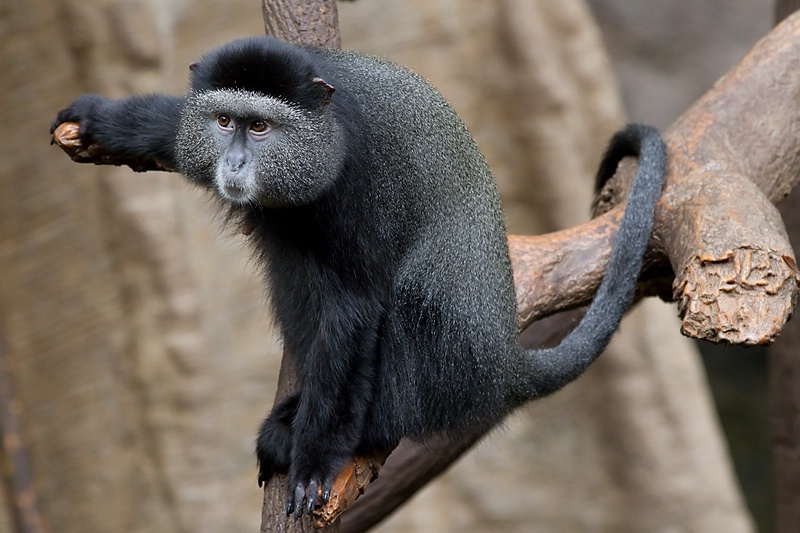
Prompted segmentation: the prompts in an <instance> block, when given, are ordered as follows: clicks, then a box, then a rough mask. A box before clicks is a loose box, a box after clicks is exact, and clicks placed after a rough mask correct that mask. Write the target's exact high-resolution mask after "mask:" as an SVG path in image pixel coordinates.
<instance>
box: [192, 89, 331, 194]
mask: <svg viewBox="0 0 800 533" xmlns="http://www.w3.org/2000/svg"><path fill="white" fill-rule="evenodd" d="M340 137H341V136H340V135H339V133H338V131H337V129H336V126H335V122H334V121H333V120H332V117H331V116H330V114H329V113H328V109H327V108H321V109H320V110H319V111H318V112H311V111H308V110H303V109H300V108H298V107H296V106H292V105H290V104H287V103H286V102H284V101H281V100H278V99H275V98H271V97H267V96H263V95H260V94H257V93H251V92H246V91H239V90H214V91H204V92H198V93H192V94H190V95H189V97H188V98H187V101H186V104H185V107H184V110H183V114H182V117H181V122H180V126H179V128H178V138H177V139H178V140H177V159H178V166H179V169H180V171H181V172H182V173H183V174H184V175H185V176H186V177H187V178H188V179H190V180H192V181H194V182H197V183H198V184H201V185H203V186H205V187H208V188H210V189H212V190H214V191H215V192H216V193H217V194H219V196H220V197H221V198H222V199H223V200H225V201H227V202H231V203H234V204H258V205H262V206H265V207H283V206H293V205H303V204H308V203H311V202H313V201H314V200H316V199H317V198H319V197H320V196H321V195H322V194H323V193H324V192H325V191H326V190H327V189H328V187H330V186H331V185H332V183H333V181H334V180H335V179H336V176H337V174H338V170H339V167H340V165H341V162H342V158H343V155H342V152H343V150H342V148H341V147H340Z"/></svg>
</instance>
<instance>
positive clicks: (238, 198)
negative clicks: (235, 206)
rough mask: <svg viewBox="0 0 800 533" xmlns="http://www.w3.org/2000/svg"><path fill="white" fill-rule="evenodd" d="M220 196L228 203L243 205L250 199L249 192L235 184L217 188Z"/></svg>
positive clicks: (247, 189) (223, 184) (225, 184)
mask: <svg viewBox="0 0 800 533" xmlns="http://www.w3.org/2000/svg"><path fill="white" fill-rule="evenodd" d="M219 193H220V195H221V196H222V197H223V198H224V199H225V200H227V201H229V202H234V203H245V202H247V201H248V200H249V199H250V197H251V191H250V189H249V188H247V187H242V186H241V185H239V184H237V183H230V182H229V183H222V184H220V186H219Z"/></svg>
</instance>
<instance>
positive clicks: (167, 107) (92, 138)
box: [50, 94, 185, 171]
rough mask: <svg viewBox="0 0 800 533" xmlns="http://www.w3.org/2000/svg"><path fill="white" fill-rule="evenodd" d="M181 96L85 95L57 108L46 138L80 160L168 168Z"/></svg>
mask: <svg viewBox="0 0 800 533" xmlns="http://www.w3.org/2000/svg"><path fill="white" fill-rule="evenodd" d="M184 100H185V97H183V96H165V95H157V94H151V95H144V96H133V97H130V98H124V99H121V100H110V99H108V98H104V97H102V96H98V95H94V94H86V95H83V96H81V97H80V98H78V99H77V100H75V101H74V102H73V103H72V104H71V105H70V106H69V107H67V108H66V109H63V110H62V111H60V112H59V113H58V116H57V117H56V119H55V121H53V124H52V125H51V126H50V133H51V134H53V141H52V142H53V143H55V144H58V145H59V146H61V147H62V148H63V149H64V150H65V151H66V152H67V153H68V154H69V156H70V157H71V158H72V159H73V160H74V161H77V162H80V163H95V164H104V165H109V164H110V165H128V166H130V167H131V168H132V169H133V170H136V171H146V170H168V171H174V170H176V168H177V165H176V163H175V136H176V133H177V129H178V122H179V121H180V117H181V107H182V106H183V102H184ZM76 126H77V127H76Z"/></svg>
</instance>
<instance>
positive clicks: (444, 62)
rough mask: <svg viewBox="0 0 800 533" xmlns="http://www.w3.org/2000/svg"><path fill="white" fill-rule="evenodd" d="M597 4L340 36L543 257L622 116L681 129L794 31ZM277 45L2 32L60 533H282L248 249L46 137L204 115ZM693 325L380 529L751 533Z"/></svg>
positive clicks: (143, 26) (166, 198) (38, 419)
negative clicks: (230, 46)
mask: <svg viewBox="0 0 800 533" xmlns="http://www.w3.org/2000/svg"><path fill="white" fill-rule="evenodd" d="M590 4H591V5H588V4H586V3H584V2H582V1H580V0H541V1H537V2H530V1H525V0H499V1H496V2H481V1H478V0H409V1H407V2H391V1H388V0H359V1H357V2H354V3H347V4H342V5H341V6H340V23H341V28H342V38H343V44H344V46H345V47H347V48H352V49H357V50H362V51H366V52H370V53H376V54H380V55H383V56H387V57H390V58H392V59H395V60H397V61H399V62H402V63H404V64H406V65H408V66H410V67H411V68H413V69H415V70H417V71H419V72H421V73H423V74H424V75H425V76H427V77H428V78H429V79H431V80H432V82H433V83H434V84H435V85H436V86H437V87H439V88H440V90H441V91H442V92H443V93H444V94H445V95H446V96H447V98H448V99H449V100H450V101H451V102H452V103H453V104H454V106H455V107H456V109H457V110H458V111H459V113H460V114H461V115H462V116H463V117H464V119H465V121H466V122H467V123H468V126H469V127H470V130H471V131H472V132H473V134H474V135H475V137H476V139H477V141H478V143H479V144H480V146H481V147H482V149H483V150H484V151H485V153H486V156H487V158H488V160H489V162H490V164H491V166H492V168H493V169H494V170H495V172H496V175H497V179H498V182H499V184H500V187H501V190H502V193H503V201H504V206H505V209H506V213H507V217H508V221H509V228H510V230H511V231H513V232H517V233H531V232H537V233H538V232H542V231H547V230H552V229H556V228H561V227H565V226H569V225H572V224H575V223H576V222H579V221H581V220H584V219H585V218H586V217H587V216H588V206H589V203H590V197H591V177H592V174H593V171H594V167H595V165H596V164H597V161H598V159H599V156H600V153H601V151H602V148H603V145H604V143H605V140H606V139H607V138H608V136H609V135H610V134H611V133H612V132H613V131H614V130H615V129H616V128H617V127H618V126H620V125H621V124H623V123H624V121H625V113H624V111H623V108H624V107H627V109H628V110H629V116H630V117H632V118H633V119H636V120H641V121H647V122H651V123H654V124H656V125H659V126H665V125H667V124H668V123H669V122H671V120H672V119H674V118H675V116H677V114H678V113H680V112H681V111H682V110H683V109H684V108H685V107H686V106H687V105H688V103H690V102H691V101H692V100H694V98H696V97H697V96H699V95H700V94H701V93H702V92H703V90H705V89H706V88H707V87H708V86H709V85H710V84H711V83H713V81H714V80H715V79H716V78H717V77H718V76H719V75H721V74H722V73H724V72H725V71H726V70H727V69H728V68H729V67H730V66H732V65H733V64H734V63H735V62H736V61H737V60H738V59H739V58H740V57H741V55H742V54H743V53H744V52H745V51H746V50H747V49H748V48H749V47H750V45H751V44H752V43H753V42H754V41H755V40H756V39H757V38H758V37H759V36H760V35H762V34H763V33H765V32H766V31H767V29H768V28H769V25H770V20H771V5H768V4H767V5H764V4H762V3H760V2H756V1H755V0H752V1H749V2H746V1H744V0H738V1H737V2H721V1H712V0H701V1H694V2H685V1H681V2H671V3H669V4H667V3H662V4H665V5H664V6H660V7H657V6H654V5H652V4H654V3H646V4H642V5H639V4H636V3H632V2H624V1H623V0H592V1H591V2H590ZM593 16H594V17H596V18H597V20H599V21H601V23H602V27H603V32H602V33H601V30H600V29H598V26H596V25H595V22H594V20H593ZM262 32H263V26H262V20H261V10H260V3H259V2H255V1H253V0H246V1H245V0H233V1H229V2H224V3H222V2H211V1H208V0H181V1H170V0H149V1H146V0H136V1H130V0H81V1H77V0H62V1H60V2H56V1H55V0H27V1H22V0H11V1H9V2H6V3H5V4H4V5H3V6H2V7H0V72H2V73H3V74H2V76H0V113H1V114H2V116H3V117H4V118H5V128H3V130H2V132H0V137H2V142H0V161H3V163H4V164H3V165H2V167H0V337H1V338H2V340H3V341H4V344H5V345H6V347H7V351H8V355H9V358H10V365H11V370H12V374H13V378H14V383H15V385H16V390H17V394H18V399H19V404H18V405H19V408H20V410H21V412H22V415H23V422H24V423H25V433H24V437H25V439H26V442H27V443H28V446H29V449H30V453H31V456H32V461H33V467H34V471H35V476H36V481H37V485H38V487H39V489H40V492H41V494H42V499H43V505H44V509H45V511H46V514H47V516H48V519H49V521H50V522H51V524H52V526H53V530H54V531H58V532H66V533H69V532H73V531H74V532H84V531H124V532H134V533H135V532H139V531H141V532H153V531H156V532H167V533H169V532H189V531H191V532H193V533H194V532H220V531H243V532H244V531H257V528H258V522H259V516H260V515H259V513H260V501H261V492H260V490H258V488H257V487H256V483H255V461H254V459H253V454H252V448H253V438H254V435H255V430H256V428H257V427H258V425H259V423H260V420H261V419H262V418H263V416H264V415H265V414H266V413H267V411H268V409H269V406H270V404H271V401H272V397H273V395H274V385H275V383H276V381H277V372H278V363H279V361H280V344H279V341H278V340H277V339H276V338H275V335H274V332H273V329H272V326H271V323H270V318H269V313H268V310H267V309H266V308H265V305H264V303H263V288H262V285H261V281H260V279H259V276H258V273H257V271H256V268H255V265H254V264H253V262H252V261H251V260H250V258H249V256H248V252H247V250H246V248H245V246H244V239H243V238H242V237H240V236H237V235H236V234H235V233H234V232H230V231H226V230H223V229H220V228H221V224H220V222H221V220H220V217H219V216H216V215H215V214H214V211H213V209H212V206H211V205H210V204H211V203H210V202H209V201H208V200H207V198H206V197H205V196H204V194H203V193H202V192H199V191H196V190H194V189H192V188H191V187H189V186H188V185H186V184H184V183H183V181H182V180H181V179H180V178H179V177H178V176H177V175H171V174H165V173H147V174H134V173H132V172H130V171H129V170H127V169H113V168H107V167H91V166H84V165H77V164H74V163H71V162H70V161H69V160H68V159H67V158H66V157H65V156H64V155H63V154H62V153H60V151H59V150H57V149H56V148H53V147H51V146H49V144H48V140H49V139H48V135H47V127H48V126H49V123H50V121H51V120H52V118H53V116H54V114H55V112H56V111H57V110H58V109H60V108H61V107H63V106H65V105H66V104H67V103H69V101H71V100H72V99H73V98H74V97H75V96H77V95H78V94H80V93H82V92H98V93H102V94H105V95H107V96H118V97H119V96H124V95H129V94H131V93H134V92H147V91H161V92H170V93H179V92H182V91H183V90H184V88H185V85H186V78H187V70H186V66H187V65H188V64H190V63H191V62H192V61H193V60H194V59H195V58H197V57H198V56H199V55H201V54H202V53H203V52H204V51H207V50H208V49H210V48H213V47H214V46H217V45H219V44H221V43H223V42H225V41H227V40H230V39H232V38H235V37H239V36H244V35H252V34H259V33H262ZM606 46H607V47H608V50H610V51H611V57H612V58H613V66H612V61H611V60H609V56H608V55H607V53H606V48H605V47H606ZM615 72H616V73H617V74H619V76H620V79H622V80H623V82H622V85H621V87H622V95H623V97H624V102H625V106H623V104H622V102H623V100H622V99H621V98H620V96H619V95H620V92H619V85H618V83H617V81H616V78H615V76H614V73H615ZM674 315H675V309H674V307H672V306H669V305H666V304H661V303H659V302H647V303H646V304H644V305H640V306H639V307H638V308H637V310H636V311H635V312H634V313H632V314H631V316H630V317H629V318H628V319H626V322H625V323H624V325H623V327H622V331H621V333H620V334H619V335H618V336H617V337H616V338H615V340H614V342H613V344H612V347H611V348H610V349H609V352H608V353H607V354H606V355H604V356H603V357H602V358H601V359H600V361H598V363H597V364H596V365H594V367H593V368H592V369H591V370H590V372H588V373H587V374H586V376H584V377H582V378H581V379H580V380H579V381H578V382H577V383H576V384H574V385H572V386H570V387H567V388H566V389H565V390H564V391H562V392H559V393H558V394H556V395H554V396H553V397H551V398H548V399H546V400H544V401H541V402H537V403H535V404H533V405H532V406H530V407H529V408H526V409H524V410H522V411H520V413H519V414H517V415H515V416H514V417H512V418H511V419H510V420H509V422H508V424H507V426H506V427H505V428H503V429H501V430H499V431H497V432H496V433H494V434H493V435H492V436H490V437H489V438H488V439H487V441H486V442H484V443H483V444H482V445H481V446H480V447H478V448H477V449H476V450H475V451H474V452H473V453H471V454H469V455H468V456H466V457H464V458H463V459H462V460H461V461H460V462H459V463H458V464H457V465H456V466H455V467H454V468H453V469H452V470H451V471H449V472H448V473H447V474H446V475H444V476H443V477H442V478H441V479H440V480H438V481H436V482H435V483H433V484H431V485H430V486H429V487H428V488H426V489H425V491H424V493H422V494H420V495H419V496H418V497H417V498H415V499H414V500H413V501H412V502H411V503H410V504H409V505H407V506H406V507H405V508H403V509H402V510H401V511H400V512H398V513H397V515H396V516H395V517H393V518H392V519H390V520H389V521H388V522H387V523H386V524H385V525H382V526H381V527H380V528H379V529H380V530H381V531H392V532H394V531H397V532H400V531H476V532H478V531H480V532H485V531H504V532H506V531H540V532H549V531H552V532H570V531H608V532H624V531H697V532H708V531H726V532H733V533H736V532H749V531H753V530H754V525H753V521H752V518H751V515H750V513H749V512H748V511H747V508H746V506H745V504H744V503H743V498H742V496H741V493H740V489H739V485H738V483H737V480H736V478H735V476H734V474H733V470H732V467H731V463H730V460H729V458H728V457H729V456H728V453H727V447H726V444H725V442H724V440H723V438H722V434H721V431H720V428H719V425H718V423H717V418H716V414H715V411H714V409H713V405H712V402H711V399H710V396H709V392H708V388H707V386H706V380H705V374H704V372H703V367H702V365H701V363H700V360H699V359H698V356H697V351H696V349H695V347H694V345H693V344H692V343H690V342H688V341H687V340H685V339H683V338H681V337H680V335H679V334H678V329H677V321H676V318H675V316H674ZM4 521H5V522H4ZM6 530H9V531H10V530H11V528H10V525H9V523H8V517H7V516H5V515H3V514H2V511H0V531H6Z"/></svg>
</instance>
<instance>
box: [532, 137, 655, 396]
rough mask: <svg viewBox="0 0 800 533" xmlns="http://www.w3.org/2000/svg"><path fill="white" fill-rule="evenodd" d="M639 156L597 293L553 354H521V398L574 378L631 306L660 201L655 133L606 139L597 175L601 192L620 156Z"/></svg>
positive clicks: (547, 351)
mask: <svg viewBox="0 0 800 533" xmlns="http://www.w3.org/2000/svg"><path fill="white" fill-rule="evenodd" d="M636 155H638V156H639V168H638V170H637V172H636V177H635V178H634V181H633V185H632V187H631V192H630V195H629V196H628V203H627V206H626V208H625V214H624V215H623V217H622V222H621V223H620V227H619V232H618V233H617V240H616V244H615V246H614V250H613V251H612V253H611V259H610V260H609V262H608V266H607V267H606V273H605V276H604V277H603V281H602V283H601V284H600V288H599V289H598V290H597V294H595V297H594V300H593V301H592V304H591V305H590V306H589V309H588V310H587V311H586V315H585V316H584V317H583V319H582V320H581V322H580V323H579V324H578V325H577V326H576V327H575V329H573V330H572V331H571V332H570V333H569V335H567V336H566V337H565V338H564V340H563V341H561V344H559V345H558V346H556V347H554V348H545V349H542V350H526V352H525V360H526V361H527V363H528V369H526V370H527V371H526V372H524V373H523V374H525V375H527V377H528V379H527V382H526V383H525V384H521V387H522V389H523V390H522V391H520V392H521V393H522V394H523V397H524V398H526V399H532V398H536V397H540V396H544V395H546V394H549V393H551V392H554V391H556V390H558V389H560V388H561V387H563V386H564V385H566V384H567V383H569V382H570V381H572V380H574V379H575V378H577V377H578V376H580V375H581V374H582V373H583V372H584V371H585V370H586V368H587V367H588V366H589V365H590V364H591V363H592V361H594V360H595V359H596V358H597V356H598V355H600V353H601V352H602V351H603V350H604V349H605V348H606V346H607V345H608V343H609V341H610V340H611V336H612V335H613V334H614V331H616V329H617V327H618V326H619V323H620V321H621V320H622V316H623V315H624V314H625V311H626V310H627V309H628V307H629V306H630V305H631V302H632V300H633V297H634V294H635V291H636V282H637V280H638V278H639V273H640V272H641V269H642V260H643V256H644V253H645V250H646V249H647V243H648V241H649V240H650V234H651V232H652V230H653V217H654V215H655V205H656V202H657V201H658V198H659V197H660V195H661V189H662V186H663V184H664V175H665V173H666V165H667V149H666V146H665V144H664V141H663V140H662V139H661V135H660V134H659V132H658V130H656V129H654V128H651V127H649V126H643V125H641V124H631V125H629V126H627V127H625V128H624V129H622V130H621V131H619V132H618V133H617V134H615V135H614V137H613V138H612V139H611V141H610V143H609V146H608V149H607V151H606V154H605V156H604V157H603V161H602V162H601V163H600V168H599V169H598V172H597V178H596V186H597V187H598V188H600V187H602V186H603V185H604V184H605V182H606V181H608V180H609V179H610V178H611V176H613V174H614V172H615V171H616V168H617V165H618V163H619V162H620V161H621V160H622V158H623V157H626V156H636Z"/></svg>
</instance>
